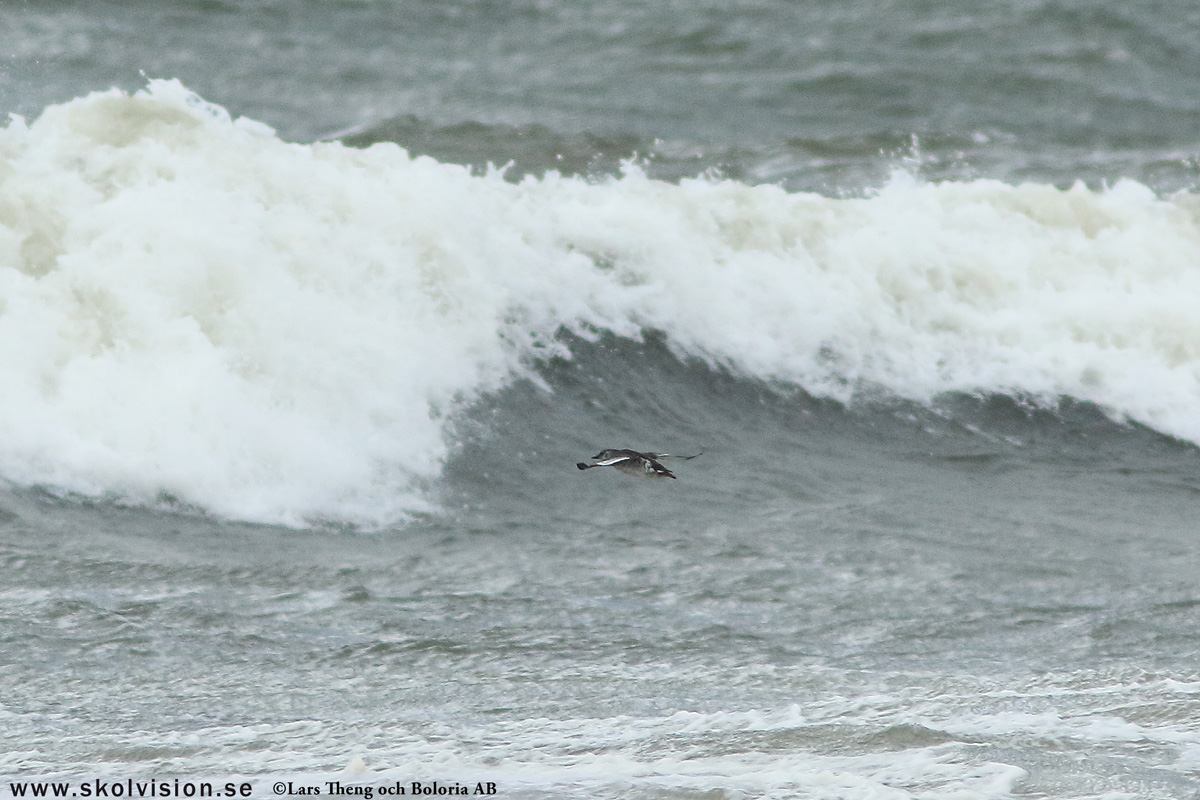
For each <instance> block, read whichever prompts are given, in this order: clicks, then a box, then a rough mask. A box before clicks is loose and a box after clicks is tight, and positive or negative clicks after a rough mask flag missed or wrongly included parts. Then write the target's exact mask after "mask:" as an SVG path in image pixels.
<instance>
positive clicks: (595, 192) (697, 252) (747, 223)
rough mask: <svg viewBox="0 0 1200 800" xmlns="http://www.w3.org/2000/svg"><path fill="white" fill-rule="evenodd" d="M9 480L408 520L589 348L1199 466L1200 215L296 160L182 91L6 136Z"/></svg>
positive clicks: (1003, 192) (979, 186) (70, 112)
mask: <svg viewBox="0 0 1200 800" xmlns="http://www.w3.org/2000/svg"><path fill="white" fill-rule="evenodd" d="M0 156H2V160H0V375H3V383H2V384H0V475H3V477H5V478H6V479H8V480H10V481H13V482H16V483H18V484H22V485H27V484H42V485H46V486H50V487H54V488H56V489H59V490H66V491H73V492H81V493H84V494H90V495H110V496H116V497H121V498H126V499H129V500H132V501H134V502H154V501H155V499H156V498H159V497H160V496H161V495H162V494H163V493H166V494H168V495H171V496H173V497H175V498H178V499H179V500H180V501H182V502H185V503H190V504H194V505H196V506H199V507H202V508H204V509H206V510H208V511H210V512H212V513H216V514H219V515H224V516H229V517H236V518H241V519H250V520H261V521H268V522H282V523H285V524H297V525H299V524H305V523H306V522H307V521H311V520H313V519H319V518H327V519H333V520H345V521H351V522H358V523H364V524H381V523H385V522H387V521H390V520H394V519H398V518H401V517H403V516H404V515H405V514H406V513H412V512H419V511H423V510H428V509H429V505H428V503H427V501H426V499H425V494H424V491H423V487H425V486H427V485H428V483H429V482H430V481H433V480H436V478H437V476H438V475H439V472H440V469H441V465H442V463H443V461H444V459H445V457H446V454H447V443H446V441H445V429H444V428H445V421H446V418H447V415H448V414H449V413H451V412H452V411H453V410H454V409H455V408H456V407H457V406H458V405H459V404H461V403H463V402H469V401H470V400H471V399H472V398H473V397H475V396H477V395H478V393H479V392H481V391H484V390H487V389H490V388H495V387H497V386H500V385H502V384H503V383H504V382H505V381H507V380H510V379H511V377H512V376H513V375H516V374H520V373H521V372H522V370H523V369H524V367H523V366H522V365H523V364H525V363H528V358H529V357H530V356H531V355H533V356H536V355H538V354H540V353H546V352H553V351H554V350H555V344H554V339H553V337H554V333H555V331H556V330H557V329H558V328H559V327H560V326H563V325H566V326H568V327H570V328H572V329H575V330H577V331H579V332H583V333H587V332H588V331H594V330H596V329H601V328H603V329H610V330H612V331H614V332H616V333H618V334H621V335H631V336H634V335H637V334H638V333H639V331H641V330H642V329H644V328H646V327H654V328H659V329H662V330H664V331H666V332H667V334H668V336H669V340H670V342H671V343H672V346H673V347H675V348H677V349H678V350H679V351H681V352H687V353H691V354H695V355H700V356H702V357H704V358H707V359H709V360H711V361H714V362H720V363H724V364H727V365H729V366H731V367H732V368H734V369H735V370H737V371H739V372H741V373H744V374H747V375H751V376H757V377H762V378H769V379H775V380H783V381H790V382H795V383H799V384H801V385H803V386H804V387H806V388H807V389H809V390H810V391H813V392H816V393H820V394H827V395H832V396H836V397H842V398H845V397H848V396H849V395H850V394H851V393H852V392H853V391H854V390H855V388H856V387H859V386H862V385H863V384H864V383H866V384H873V385H878V386H882V387H885V388H887V389H888V390H890V391H892V392H894V393H896V394H899V395H902V396H906V397H911V398H916V399H926V398H929V397H932V396H933V395H935V394H937V393H938V392H943V391H947V390H960V391H999V392H1017V393H1028V394H1031V395H1035V396H1044V397H1047V398H1053V397H1056V396H1058V395H1062V394H1068V395H1072V396H1074V397H1077V398H1081V399H1086V400H1091V401H1094V402H1096V403H1099V404H1100V405H1102V406H1103V407H1105V408H1106V409H1108V410H1109V411H1110V412H1111V413H1113V414H1114V415H1115V416H1118V417H1122V416H1126V417H1129V418H1133V419H1136V420H1138V421H1141V422H1143V423H1146V424H1148V425H1151V426H1153V427H1155V428H1158V429H1159V430H1162V431H1164V432H1167V433H1170V434H1173V435H1177V436H1181V437H1184V438H1188V439H1191V440H1192V441H1200V315H1197V314H1196V313H1195V310H1194V308H1195V303H1196V298H1198V297H1200V226H1198V224H1197V214H1198V213H1200V205H1198V204H1197V202H1196V200H1195V198H1194V197H1192V196H1185V197H1177V198H1173V199H1161V198H1158V197H1156V196H1154V195H1153V194H1152V193H1151V192H1150V191H1149V190H1148V189H1146V188H1145V187H1143V186H1141V185H1139V184H1136V183H1133V182H1121V183H1119V184H1117V185H1116V186H1114V187H1113V188H1111V189H1109V190H1106V191H1100V192H1096V191H1090V190H1088V189H1087V188H1085V187H1083V186H1076V187H1073V188H1071V189H1069V190H1066V191H1062V190H1059V189H1056V188H1054V187H1050V186H1042V185H1022V186H1015V187H1014V186H1009V185H1005V184H1002V183H998V182H993V181H975V182H970V183H953V184H937V185H932V184H925V183H921V182H919V181H917V180H915V179H913V178H911V177H908V176H906V175H904V174H898V175H897V176H896V177H895V178H894V179H893V180H892V181H891V182H889V183H888V184H887V185H886V186H884V187H883V188H881V189H880V190H879V191H878V192H876V193H874V194H872V195H871V196H869V197H865V198H859V199H830V198H825V197H821V196H817V195H809V194H788V193H786V192H784V191H783V190H781V189H779V188H776V187H771V186H760V187H749V186H745V185H743V184H739V183H737V182H733V181H715V180H693V181H684V182H683V183H682V184H680V185H671V184H666V183H661V182H657V181H653V180H649V179H648V178H646V177H645V175H644V174H642V173H641V172H640V171H639V170H637V169H636V168H630V169H629V170H627V172H626V173H625V174H624V176H623V177H621V178H619V179H614V180H610V181H606V182H600V183H597V182H589V181H585V180H582V179H573V178H564V177H560V176H555V175H550V176H547V177H546V178H544V179H541V180H535V179H532V178H530V179H526V180H524V181H522V182H521V183H519V184H512V183H509V182H506V181H505V180H504V179H503V177H502V176H501V175H500V174H498V173H495V172H493V173H492V174H488V175H485V176H478V175H474V176H473V175H472V174H470V173H469V171H467V170H466V169H464V168H461V167H457V166H453V165H446V164H440V163H438V162H436V161H433V160H431V159H428V158H411V157H409V155H408V154H407V153H406V152H405V151H404V150H402V149H401V148H399V147H397V146H394V145H377V146H375V147H372V148H370V149H367V150H354V149H350V148H346V147H343V146H341V145H340V144H337V143H324V144H315V145H297V144H289V143H285V142H282V141H280V140H279V139H278V138H277V137H275V136H274V134H273V133H272V132H271V131H270V130H269V129H267V128H265V127H264V126H262V125H259V124H257V123H254V122H251V121H247V120H244V119H238V120H234V119H231V118H230V116H229V115H228V114H227V113H226V112H224V111H223V110H222V109H220V108H218V107H214V106H212V105H209V104H206V103H204V102H203V101H201V100H199V99H198V98H196V97H195V96H194V95H192V94H190V93H189V92H188V91H187V90H186V89H185V88H184V87H182V86H181V85H179V84H178V83H177V82H168V81H155V82H152V83H151V84H150V85H149V87H148V88H147V89H146V90H145V91H142V92H139V93H137V94H135V95H133V96H127V95H124V94H122V93H119V92H116V91H112V92H104V93H97V94H93V95H90V96H88V97H84V98H81V99H78V100H74V101H72V102H70V103H67V104H64V105H62V106H56V107H51V108H49V109H47V110H46V111H45V112H44V113H43V114H42V116H41V117H40V118H39V119H37V120H36V121H35V122H34V123H32V124H28V125H27V124H26V123H25V122H24V121H22V120H20V119H14V120H12V121H11V122H10V123H9V125H8V126H7V128H5V129H4V130H3V131H0Z"/></svg>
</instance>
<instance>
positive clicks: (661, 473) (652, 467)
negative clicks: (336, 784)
mask: <svg viewBox="0 0 1200 800" xmlns="http://www.w3.org/2000/svg"><path fill="white" fill-rule="evenodd" d="M698 455H703V454H702V453H696V456H698ZM696 456H673V455H671V454H670V453H639V452H638V451H636V450H601V451H600V452H599V453H597V454H596V455H594V456H592V463H591V464H585V463H584V462H582V461H580V462H579V463H578V464H576V465H575V466H577V467H579V468H580V469H591V468H592V467H612V468H613V469H616V470H618V471H620V472H624V473H625V474H626V475H633V476H635V477H638V478H674V477H675V473H673V472H671V470H669V469H667V468H666V467H664V466H663V465H662V464H660V463H659V459H662V458H679V459H684V460H687V459H689V458H695V457H696Z"/></svg>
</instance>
